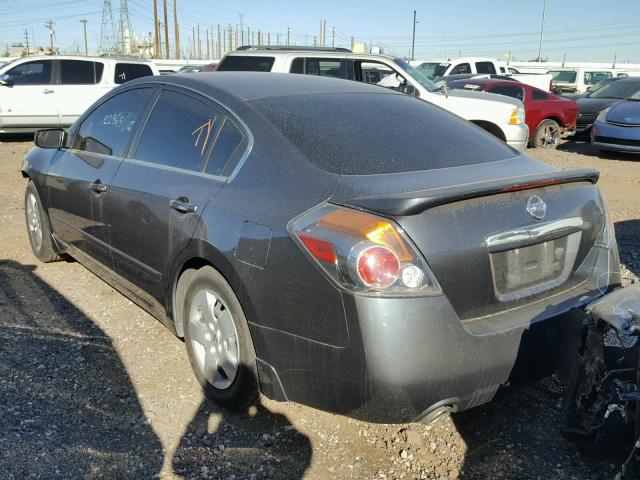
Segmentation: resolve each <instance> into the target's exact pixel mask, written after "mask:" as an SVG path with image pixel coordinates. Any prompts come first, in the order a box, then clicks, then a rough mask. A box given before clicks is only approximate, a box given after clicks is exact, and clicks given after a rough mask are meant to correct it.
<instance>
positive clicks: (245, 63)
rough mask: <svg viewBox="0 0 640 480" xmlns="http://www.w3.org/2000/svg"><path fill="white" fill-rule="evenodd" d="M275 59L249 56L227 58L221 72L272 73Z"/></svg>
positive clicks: (221, 64)
mask: <svg viewBox="0 0 640 480" xmlns="http://www.w3.org/2000/svg"><path fill="white" fill-rule="evenodd" d="M274 61H275V58H274V57H259V56H255V57H250V56H248V55H230V56H228V57H225V58H224V60H222V62H220V65H218V71H219V72H270V71H271V67H273V62H274Z"/></svg>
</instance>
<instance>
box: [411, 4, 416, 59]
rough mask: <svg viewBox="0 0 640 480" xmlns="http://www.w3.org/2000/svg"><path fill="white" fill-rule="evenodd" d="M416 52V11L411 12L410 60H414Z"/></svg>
mask: <svg viewBox="0 0 640 480" xmlns="http://www.w3.org/2000/svg"><path fill="white" fill-rule="evenodd" d="M415 51H416V11H415V10H414V11H413V37H412V40H411V60H415Z"/></svg>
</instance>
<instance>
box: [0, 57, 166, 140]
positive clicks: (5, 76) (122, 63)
mask: <svg viewBox="0 0 640 480" xmlns="http://www.w3.org/2000/svg"><path fill="white" fill-rule="evenodd" d="M156 74H158V69H157V67H156V66H155V65H153V64H151V63H149V62H144V61H137V60H128V59H126V60H125V59H115V58H100V57H96V58H93V57H78V56H63V55H60V56H40V57H24V58H20V59H17V60H14V61H12V62H9V63H8V64H6V65H3V66H2V67H0V133H22V132H33V131H35V130H37V129H39V128H43V127H67V126H69V125H71V124H72V123H73V122H74V121H75V120H76V119H77V118H78V117H79V116H80V115H81V114H82V113H83V112H84V111H85V110H86V109H87V108H88V107H89V106H90V105H91V104H93V102H95V101H96V100H97V99H98V98H100V97H101V96H102V95H104V94H105V93H107V92H108V91H109V90H111V89H112V88H115V87H117V86H118V85H119V84H121V83H125V82H127V81H129V80H133V79H134V78H139V77H144V76H147V75H156Z"/></svg>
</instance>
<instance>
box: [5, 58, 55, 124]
mask: <svg viewBox="0 0 640 480" xmlns="http://www.w3.org/2000/svg"><path fill="white" fill-rule="evenodd" d="M5 73H6V74H7V75H9V76H10V79H11V82H12V83H13V85H12V86H2V85H0V116H1V120H0V128H2V127H7V128H10V127H34V128H37V127H42V126H56V127H57V126H60V123H59V120H58V107H57V102H56V100H55V94H56V90H57V88H56V87H57V86H56V85H54V78H55V75H54V73H55V72H54V60H33V61H30V62H24V63H20V64H19V65H16V66H15V67H13V68H12V69H10V70H8V71H7V72H5Z"/></svg>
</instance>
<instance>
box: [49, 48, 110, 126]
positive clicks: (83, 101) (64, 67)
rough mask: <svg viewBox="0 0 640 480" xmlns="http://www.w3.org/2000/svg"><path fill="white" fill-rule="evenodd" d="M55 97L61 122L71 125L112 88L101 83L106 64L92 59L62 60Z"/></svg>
mask: <svg viewBox="0 0 640 480" xmlns="http://www.w3.org/2000/svg"><path fill="white" fill-rule="evenodd" d="M59 72H60V74H59V78H58V84H57V85H56V87H55V89H56V94H55V99H56V103H57V104H58V109H59V112H60V123H61V124H62V125H71V124H72V123H73V122H74V121H75V120H76V119H77V118H78V117H79V116H80V115H82V114H83V113H84V111H85V110H86V109H87V108H89V107H90V106H91V105H92V104H93V103H94V102H95V101H96V100H98V98H100V97H101V96H102V95H104V94H105V93H106V92H108V91H109V90H110V89H111V86H106V85H104V84H102V83H101V81H102V77H103V75H104V64H103V63H102V62H97V61H90V60H60V61H59Z"/></svg>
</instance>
